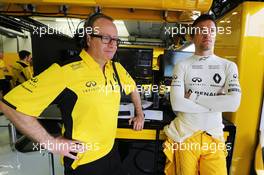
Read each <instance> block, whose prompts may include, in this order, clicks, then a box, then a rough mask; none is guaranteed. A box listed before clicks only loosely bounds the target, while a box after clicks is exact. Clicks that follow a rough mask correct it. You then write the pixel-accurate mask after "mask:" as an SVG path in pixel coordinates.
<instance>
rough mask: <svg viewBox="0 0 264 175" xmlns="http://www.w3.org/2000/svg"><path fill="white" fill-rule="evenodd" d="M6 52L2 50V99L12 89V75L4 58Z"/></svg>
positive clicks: (0, 82)
mask: <svg viewBox="0 0 264 175" xmlns="http://www.w3.org/2000/svg"><path fill="white" fill-rule="evenodd" d="M3 58H4V53H3V52H2V51H0V99H2V96H3V95H5V94H7V92H8V91H9V90H10V82H9V80H10V79H11V78H10V75H9V72H8V69H7V67H6V65H5V62H4V60H3Z"/></svg>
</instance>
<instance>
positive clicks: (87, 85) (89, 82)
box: [85, 81, 96, 87]
mask: <svg viewBox="0 0 264 175" xmlns="http://www.w3.org/2000/svg"><path fill="white" fill-rule="evenodd" d="M85 85H86V87H94V86H96V82H95V81H87V82H86V84H85Z"/></svg>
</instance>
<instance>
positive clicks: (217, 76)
mask: <svg viewBox="0 0 264 175" xmlns="http://www.w3.org/2000/svg"><path fill="white" fill-rule="evenodd" d="M213 79H214V82H215V83H217V84H219V83H220V81H221V80H222V78H221V76H220V75H219V74H218V73H216V74H214V77H213Z"/></svg>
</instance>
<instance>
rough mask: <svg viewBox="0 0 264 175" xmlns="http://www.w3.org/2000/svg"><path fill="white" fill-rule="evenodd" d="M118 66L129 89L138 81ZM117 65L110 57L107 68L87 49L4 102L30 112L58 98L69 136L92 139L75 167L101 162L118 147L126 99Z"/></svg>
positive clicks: (20, 88)
mask: <svg viewBox="0 0 264 175" xmlns="http://www.w3.org/2000/svg"><path fill="white" fill-rule="evenodd" d="M116 69H117V72H118V75H119V77H120V81H121V84H122V86H126V87H128V86H129V87H131V88H125V92H126V94H130V93H131V92H132V91H133V90H134V89H135V88H136V85H135V82H134V80H133V79H132V78H131V77H130V75H129V74H128V73H127V72H126V70H125V69H124V68H123V67H122V66H121V64H119V63H116ZM118 87H119V86H118V82H117V79H116V76H115V73H114V70H113V67H112V62H111V61H109V62H107V64H106V66H105V71H104V72H103V71H102V70H101V68H100V66H99V64H98V63H96V62H95V61H94V59H93V58H92V57H91V56H90V55H89V54H88V53H87V52H86V51H84V50H83V51H82V52H81V53H80V55H79V57H77V58H75V59H74V60H70V61H69V62H68V63H64V64H53V65H52V66H50V67H49V68H48V69H47V70H45V71H44V72H42V73H41V74H39V75H38V76H36V77H33V78H31V79H30V80H29V81H26V82H24V83H23V84H21V85H19V86H17V87H16V88H14V89H13V90H12V91H11V92H9V93H8V94H7V95H6V96H4V100H3V102H4V103H6V104H7V105H9V106H11V107H13V108H15V109H16V110H17V111H20V112H22V113H24V114H27V115H30V116H36V117H37V116H39V115H40V114H41V112H42V111H43V110H44V109H45V108H46V107H47V106H48V105H49V104H51V103H52V102H53V101H56V102H57V103H58V107H59V108H60V110H61V112H62V119H63V123H64V127H63V131H62V133H63V135H64V137H66V138H68V139H74V140H79V141H81V142H83V143H85V144H87V145H86V146H87V148H88V151H87V152H85V153H78V155H77V156H78V158H79V159H78V160H75V161H74V162H73V163H72V164H71V166H72V168H73V169H75V168H76V167H77V166H79V165H82V164H86V163H89V162H92V161H95V160H97V159H99V158H101V157H103V156H105V155H106V154H107V153H109V151H110V150H111V149H112V146H113V143H114V139H115V135H116V129H117V116H118V111H119V103H120V91H119V88H118Z"/></svg>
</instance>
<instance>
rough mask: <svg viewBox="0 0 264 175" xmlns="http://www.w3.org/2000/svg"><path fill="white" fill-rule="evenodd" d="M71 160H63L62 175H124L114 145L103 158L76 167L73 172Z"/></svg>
mask: <svg viewBox="0 0 264 175" xmlns="http://www.w3.org/2000/svg"><path fill="white" fill-rule="evenodd" d="M72 162H73V160H72V159H70V158H66V157H65V158H64V174H65V175H126V174H127V173H126V172H125V170H124V168H123V166H122V163H121V160H120V156H119V152H118V148H117V144H115V145H114V147H113V148H112V150H111V151H110V152H109V153H108V154H107V155H105V156H104V157H102V158H100V159H98V160H96V161H93V162H90V163H87V164H84V165H80V166H78V167H77V168H76V169H75V170H73V169H72V168H71V164H72Z"/></svg>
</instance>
